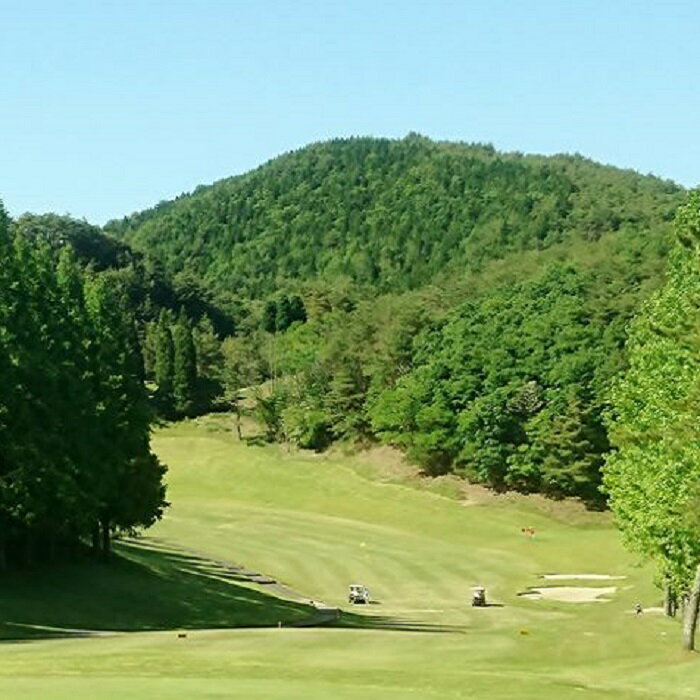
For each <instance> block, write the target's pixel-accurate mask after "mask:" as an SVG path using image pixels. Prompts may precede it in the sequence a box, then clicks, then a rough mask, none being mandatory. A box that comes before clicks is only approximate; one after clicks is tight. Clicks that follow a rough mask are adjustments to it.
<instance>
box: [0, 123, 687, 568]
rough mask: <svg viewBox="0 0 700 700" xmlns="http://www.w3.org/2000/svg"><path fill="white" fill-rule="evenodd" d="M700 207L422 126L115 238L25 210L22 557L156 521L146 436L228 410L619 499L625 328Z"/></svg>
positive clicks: (8, 429) (7, 228) (1, 284)
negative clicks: (681, 209) (676, 226)
mask: <svg viewBox="0 0 700 700" xmlns="http://www.w3.org/2000/svg"><path fill="white" fill-rule="evenodd" d="M685 199H686V193H685V192H684V191H683V190H682V189H681V188H679V187H677V186H676V185H674V184H673V183H669V182H666V181H662V180H659V179H657V178H654V177H651V176H641V175H639V174H637V173H634V172H631V171H622V170H618V169H615V168H611V167H607V166H602V165H598V164H596V163H593V162H591V161H588V160H586V159H584V158H582V157H580V156H555V157H549V158H546V157H539V156H524V155H520V154H501V153H498V152H496V151H495V150H494V149H493V148H491V147H489V146H484V145H466V144H451V143H435V142H432V141H430V140H428V139H425V138H423V137H420V136H417V135H410V136H409V137H407V138H405V139H402V140H396V141H390V140H385V139H369V138H354V139H346V140H336V141H331V142H328V143H322V144H316V145H312V146H309V147H308V148H305V149H302V150H300V151H297V152H293V153H290V154H287V155H285V156H282V157H280V158H278V159H275V160H273V161H271V162H270V163H267V164H265V165H263V166H261V167H260V168H258V169H257V170H255V171H253V172H251V173H248V174H246V175H243V176H241V177H237V178H232V179H229V180H224V181H221V182H219V183H216V184H215V185H213V186H210V187H203V188H200V189H198V190H197V191H196V192H194V193H193V194H191V195H183V196H182V197H179V198H178V199H176V200H174V201H173V202H166V203H161V204H160V205H158V206H157V207H155V208H154V209H151V210H148V211H146V212H142V213H140V214H134V215H131V216H129V217H126V218H125V219H123V220H121V221H115V222H111V223H110V224H108V225H107V226H106V227H105V228H104V229H100V228H98V227H95V226H92V225H91V224H89V223H88V222H85V221H76V220H74V219H70V218H69V217H63V216H57V215H54V214H45V215H31V214H26V215H24V216H21V217H19V218H18V219H17V220H16V221H10V220H9V218H8V217H7V216H6V215H5V214H4V212H3V213H2V218H1V222H0V246H1V247H2V258H3V266H2V270H0V334H1V337H2V342H1V343H0V382H2V386H0V444H1V446H2V450H1V451H0V459H1V460H2V461H1V462H0V521H1V522H0V525H2V528H1V530H2V533H3V539H2V540H1V541H0V567H2V566H5V565H6V564H7V563H8V562H9V563H10V564H11V563H13V562H20V561H27V560H30V559H31V558H32V557H35V556H53V555H54V554H55V553H56V552H60V551H63V550H70V549H72V548H74V547H75V546H76V543H78V542H80V541H92V542H93V545H94V548H95V549H96V550H100V549H101V550H105V551H107V550H108V549H109V540H110V536H111V534H112V533H113V532H115V531H118V530H119V529H126V530H128V529H130V528H133V527H137V526H140V525H147V524H149V523H150V522H152V521H153V519H155V518H158V517H159V516H160V514H161V512H162V509H163V507H164V506H165V500H164V498H165V497H164V491H163V486H162V476H163V467H162V466H161V465H159V464H158V463H157V461H156V460H155V458H154V457H153V455H152V454H151V453H150V451H149V447H148V434H149V426H150V424H151V422H152V421H153V420H155V419H157V418H158V417H160V418H165V419H177V418H181V417H187V416H193V415H197V414H198V413H202V412H205V411H210V410H230V411H233V412H234V413H236V414H237V415H239V417H240V415H241V412H242V411H243V410H244V407H245V410H253V411H254V412H255V415H256V417H257V419H258V420H259V422H260V424H261V425H262V426H263V429H264V431H265V434H266V436H267V438H268V439H270V440H280V441H285V442H288V443H293V444H295V445H298V446H300V447H304V448H311V449H316V450H321V449H324V448H325V447H327V446H328V445H329V444H331V443H332V442H333V441H336V440H349V441H360V442H364V443H366V442H373V441H382V442H386V443H388V444H391V445H394V446H397V447H399V448H400V449H402V450H404V451H405V452H406V454H407V455H408V457H409V458H410V459H411V460H413V461H414V462H415V463H416V464H418V465H420V466H421V468H423V469H424V470H425V472H426V473H428V474H432V475H437V474H443V473H446V472H450V471H451V472H455V473H457V474H460V475H463V476H465V477H467V478H469V479H470V480H472V481H476V482H480V483H484V484H487V485H489V486H491V487H493V488H495V489H499V490H503V489H517V490H520V491H526V492H528V491H538V492H542V493H545V494H548V495H551V496H554V497H562V496H577V497H580V498H582V499H584V500H585V501H586V502H587V503H589V504H591V505H593V506H596V507H600V506H602V505H604V502H605V501H604V499H605V497H606V496H605V495H604V494H603V493H602V492H601V489H600V484H601V468H602V465H603V463H604V460H605V455H606V453H608V452H609V451H610V450H611V445H612V446H614V447H618V446H619V444H620V442H619V438H616V437H615V436H614V435H613V434H612V432H611V431H613V430H614V429H613V427H611V426H612V425H613V424H612V423H611V421H610V420H609V419H608V416H609V415H610V411H611V400H612V398H611V397H613V396H619V395H615V394H614V392H613V391H612V387H614V386H615V382H616V381H617V379H616V378H617V377H619V376H620V373H621V372H622V371H623V370H624V369H625V368H626V367H627V355H626V350H625V341H626V337H627V327H628V325H629V322H630V321H631V319H632V318H633V317H634V315H635V314H636V312H637V310H638V309H639V308H640V305H641V304H642V303H643V302H644V300H646V299H647V298H649V297H650V295H652V294H653V293H654V292H655V290H657V289H658V288H659V287H660V286H661V285H662V283H663V278H664V268H665V265H666V259H667V257H668V251H669V247H670V245H671V240H672V239H671V237H670V235H669V232H670V228H671V222H672V220H673V218H674V215H675V211H676V210H677V208H678V206H679V205H680V204H682V203H683V202H684V201H685ZM244 398H245V401H244ZM251 405H254V408H253V409H251V408H250V407H251ZM238 429H239V431H240V422H239V428H238ZM616 441H617V442H616ZM115 446H116V447H115ZM611 478H612V477H611ZM611 488H612V487H610V486H608V492H609V493H612V491H611V490H610V489H611Z"/></svg>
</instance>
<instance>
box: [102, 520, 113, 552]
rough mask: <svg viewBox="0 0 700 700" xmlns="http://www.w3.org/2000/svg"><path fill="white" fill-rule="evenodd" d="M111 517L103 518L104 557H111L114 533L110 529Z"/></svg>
mask: <svg viewBox="0 0 700 700" xmlns="http://www.w3.org/2000/svg"><path fill="white" fill-rule="evenodd" d="M109 525H110V523H109V518H104V519H103V520H102V558H103V559H105V560H106V559H109V553H110V552H111V551H112V533H111V531H110V529H109Z"/></svg>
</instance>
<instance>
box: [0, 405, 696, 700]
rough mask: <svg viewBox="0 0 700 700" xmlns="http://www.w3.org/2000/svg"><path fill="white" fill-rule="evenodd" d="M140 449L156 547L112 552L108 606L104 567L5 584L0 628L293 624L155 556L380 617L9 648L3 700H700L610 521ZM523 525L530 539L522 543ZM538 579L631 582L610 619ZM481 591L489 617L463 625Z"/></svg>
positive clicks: (210, 450) (360, 477) (388, 482)
mask: <svg viewBox="0 0 700 700" xmlns="http://www.w3.org/2000/svg"><path fill="white" fill-rule="evenodd" d="M154 447H155V449H156V451H157V452H158V454H159V455H160V457H161V458H162V459H163V460H164V461H166V462H167V463H168V464H169V465H170V473H169V477H168V478H169V484H170V494H169V497H170V499H171V500H172V502H173V506H172V508H171V510H170V511H169V513H168V515H167V517H166V518H165V519H164V521H163V522H162V523H160V524H159V525H157V526H156V527H155V528H154V529H153V531H152V532H150V533H149V536H148V538H146V540H145V542H144V544H145V545H148V546H151V545H153V548H152V549H148V548H135V547H132V546H129V547H128V548H125V549H124V553H125V556H127V557H128V560H125V561H123V562H122V563H121V564H119V566H117V567H115V578H114V579H113V581H114V582H113V583H110V584H107V583H106V578H105V579H104V580H103V584H102V585H104V586H107V585H109V586H111V591H112V593H113V598H112V600H109V599H108V597H107V596H108V594H107V592H106V591H107V589H100V587H99V585H98V583H97V582H98V579H101V577H103V576H104V573H103V570H102V569H99V567H98V568H94V567H93V569H92V571H93V573H92V574H88V573H86V571H84V575H85V576H86V578H83V579H81V581H80V585H78V584H77V583H76V581H75V578H73V579H71V576H72V574H71V572H70V571H69V570H68V569H66V570H63V571H59V572H57V573H54V574H51V576H52V577H53V578H51V579H46V581H43V582H41V583H40V584H39V587H38V588H37V586H36V585H35V584H33V583H32V585H31V586H30V585H29V581H26V582H25V585H24V586H22V585H21V582H19V581H18V580H14V583H12V580H11V581H10V583H7V582H4V583H3V584H2V586H3V587H2V588H0V598H1V599H2V603H1V604H0V619H2V620H4V621H8V620H9V621H15V622H17V621H19V622H22V621H25V622H29V623H32V622H34V623H36V624H44V625H56V626H73V627H85V628H90V627H92V628H100V629H110V628H112V629H132V630H136V629H144V628H157V627H172V628H175V627H182V626H186V627H217V626H221V625H226V624H227V621H228V623H229V624H247V625H250V624H269V623H270V622H272V624H273V625H274V620H275V619H279V616H280V615H281V614H283V612H284V614H285V615H287V618H285V622H292V621H294V620H298V619H301V618H302V617H303V616H304V614H306V613H305V610H304V608H303V606H300V605H297V604H294V603H292V602H290V603H283V602H281V601H280V600H279V599H276V598H273V597H271V596H269V595H265V592H264V587H255V586H249V585H247V584H242V583H239V582H235V581H234V582H226V581H222V580H219V579H217V578H216V577H214V578H213V577H211V576H209V575H207V573H206V571H202V570H197V569H196V567H195V569H194V570H193V568H192V562H191V561H189V560H186V558H183V557H180V559H178V557H177V556H176V555H174V554H167V553H164V552H163V551H162V546H161V545H162V543H163V542H167V543H172V544H173V545H174V546H177V547H180V548H184V549H185V550H191V551H197V552H206V553H207V554H208V555H210V556H212V557H214V558H219V559H226V560H233V561H235V562H239V563H241V564H243V565H245V567H246V568H248V569H253V570H256V571H262V572H265V573H267V574H270V575H272V576H274V577H276V578H277V579H278V580H280V581H281V582H283V583H285V584H288V585H289V586H291V587H292V588H295V589H297V590H299V591H304V592H305V593H307V594H308V595H309V596H310V597H312V598H315V599H318V600H322V601H324V602H327V603H330V604H337V605H343V606H345V593H346V590H347V585H348V583H350V582H354V581H357V582H362V583H365V584H366V585H368V586H369V588H370V590H371V591H372V593H373V595H374V597H375V598H376V599H377V600H378V601H379V604H377V605H372V606H368V607H367V608H366V609H361V610H360V609H355V610H353V611H351V613H349V614H347V615H344V616H343V619H342V620H341V625H342V626H340V627H337V628H327V627H323V628H310V629H289V628H282V629H277V628H276V627H273V628H272V629H234V630H226V629H208V630H205V629H202V630H198V631H190V632H189V633H188V637H187V639H178V637H177V635H176V634H175V633H174V632H173V631H165V632H155V631H146V632H141V633H139V634H117V635H113V636H108V637H95V638H88V639H83V638H75V639H60V640H42V641H32V642H31V643H24V644H18V643H7V644H4V645H3V646H2V647H1V649H2V655H1V656H0V695H1V696H2V697H3V698H20V697H21V698H23V699H24V698H52V699H53V698H69V697H70V698H71V699H72V700H74V699H75V698H83V697H85V698H88V697H90V698H92V697H101V698H153V697H157V698H185V697H189V698H192V697H197V698H202V697H206V698H224V697H246V698H281V697H284V698H331V697H332V698H340V699H345V698H347V699H351V698H352V699H355V698H397V699H398V698H494V699H496V700H499V699H501V698H502V699H505V698H514V697H517V698H519V699H523V700H546V699H547V698H552V699H556V700H559V699H568V698H595V699H598V698H600V699H601V700H602V699H606V700H610V699H614V700H622V699H626V698H630V699H633V698H634V699H642V698H648V699H652V698H654V699H655V700H656V699H658V698H670V699H674V698H677V699H679V700H680V699H681V698H695V697H697V695H698V693H699V692H700V662H698V660H697V658H696V657H694V656H686V655H684V654H682V653H681V652H680V651H679V649H678V646H679V645H678V635H679V629H678V624H677V623H676V622H673V621H669V620H666V619H664V618H662V617H661V616H658V615H653V614H646V615H643V616H641V617H639V618H638V617H636V616H634V615H632V614H630V611H631V609H632V606H633V605H634V603H635V602H636V601H637V600H641V601H642V602H643V603H644V604H645V605H651V604H658V603H659V594H658V592H657V591H655V590H654V589H653V588H652V586H651V585H650V583H649V578H650V575H649V572H648V571H647V570H645V569H640V568H637V567H635V565H634V561H633V560H632V559H630V557H629V556H628V555H627V554H626V553H625V552H624V551H623V550H622V548H621V546H620V544H619V540H618V537H617V535H616V533H615V532H614V530H613V529H612V527H611V526H610V525H609V524H608V523H607V522H605V519H604V518H600V517H599V516H594V515H591V516H590V517H587V516H581V514H580V513H577V514H576V517H575V518H572V521H574V522H575V523H576V524H567V522H566V518H565V517H564V516H565V515H566V511H567V509H566V508H565V507H562V508H561V509H555V511H554V513H553V514H548V513H545V512H543V511H542V510H541V509H540V508H539V507H538V505H537V503H538V501H537V500H530V499H525V498H518V499H485V500H484V501H483V502H482V503H480V504H477V505H466V506H465V505H464V503H463V501H462V500H460V499H459V498H448V497H446V496H444V495H440V494H438V493H434V492H432V491H431V490H425V489H421V488H416V486H418V484H414V485H410V480H409V479H407V478H406V477H405V476H401V475H392V474H390V473H388V472H387V470H383V469H380V468H377V465H376V464H373V463H372V462H371V460H368V459H367V458H365V457H362V456H356V457H344V456H342V455H335V456H324V457H318V456H314V455H310V454H288V453H286V452H285V451H284V450H283V449H280V448H277V447H249V446H245V445H242V444H240V443H238V442H236V441H235V440H234V439H233V437H232V436H231V434H230V433H229V432H225V431H224V430H223V427H222V419H206V420H202V421H199V422H192V423H188V424H183V425H179V426H173V427H171V428H167V429H164V430H161V431H159V432H158V433H157V434H156V435H155V437H154ZM399 482H403V483H399ZM442 490H443V491H444V492H445V493H454V494H456V493H457V491H456V490H455V489H452V488H446V487H445V485H444V484H443V485H442ZM522 527H534V528H535V529H536V531H537V534H536V536H535V538H534V539H532V540H531V539H528V538H525V537H523V535H522V533H521V528H522ZM156 545H157V546H156ZM73 573H75V572H73ZM542 573H604V574H614V575H625V576H627V578H626V579H625V580H623V581H620V582H615V583H619V584H620V588H619V589H618V591H617V592H616V593H615V594H614V595H613V596H612V597H611V600H610V601H609V602H606V603H592V604H580V605H572V604H566V603H557V602H551V601H544V600H540V601H532V600H525V599H523V598H521V597H519V596H518V595H517V593H518V592H520V591H523V590H524V589H525V588H527V587H528V586H533V585H537V584H538V583H540V584H541V583H542V581H541V579H539V578H538V575H539V574H542ZM47 576H48V574H47ZM88 576H92V578H87V577H88ZM129 580H131V582H132V586H131V587H130V593H129V595H127V596H124V591H125V590H126V589H128V588H129V584H128V581H129ZM475 583H483V584H484V585H486V586H487V587H488V590H489V593H490V597H491V598H492V599H493V600H494V601H496V602H499V603H502V604H503V607H492V608H488V609H480V610H477V609H472V608H471V607H469V606H468V597H469V589H470V586H471V585H472V584H475ZM580 585H588V584H580ZM590 585H601V586H606V585H610V584H609V583H608V582H605V581H600V582H593V583H591V584H590ZM142 587H143V589H142ZM227 587H228V589H230V590H227ZM100 590H101V591H102V592H101V593H100V595H99V596H95V595H94V593H95V591H98V592H99V591H100ZM30 591H31V593H30ZM78 594H80V595H82V596H83V597H84V598H83V600H82V602H81V600H80V598H78V597H77V596H78ZM10 613H12V617H10ZM37 621H41V622H37ZM168 623H170V624H168Z"/></svg>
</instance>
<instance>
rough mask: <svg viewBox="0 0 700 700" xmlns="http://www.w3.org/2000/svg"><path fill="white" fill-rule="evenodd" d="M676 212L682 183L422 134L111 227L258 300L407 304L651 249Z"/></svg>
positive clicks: (380, 142)
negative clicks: (529, 263) (642, 246)
mask: <svg viewBox="0 0 700 700" xmlns="http://www.w3.org/2000/svg"><path fill="white" fill-rule="evenodd" d="M679 202H680V199H679V188H678V187H677V186H676V185H674V184H673V183H670V182H667V181H662V180H659V179H657V178H653V177H642V176H640V175H638V174H637V173H634V172H632V171H621V170H618V169H615V168H609V167H604V166H601V165H598V164H595V163H593V162H591V161H588V160H586V159H584V158H582V157H580V156H557V157H553V158H544V157H539V156H523V155H519V154H501V153H498V152H497V151H495V150H494V149H493V148H491V147H490V146H482V145H466V144H457V143H435V142H433V141H430V140H429V139H427V138H424V137H421V136H418V135H415V134H412V135H409V136H408V137H407V138H405V139H402V140H388V139H372V138H354V139H342V140H335V141H330V142H326V143H320V144H316V145H312V146H309V147H307V148H304V149H302V150H300V151H297V152H293V153H290V154H287V155H285V156H282V157H280V158H277V159H275V160H273V161H271V162H269V163H267V164H265V165H263V166H261V167H260V168H258V169H257V170H254V171H252V172H250V173H248V174H246V175H243V176H241V177H237V178H232V179H228V180H222V181H221V182H218V183H216V184H215V185H213V186H211V187H203V188H200V189H198V190H197V191H196V192H195V193H194V194H192V195H190V196H183V197H180V198H178V199H177V200H175V201H174V202H171V203H163V204H161V205H159V206H158V207H156V208H154V209H152V210H149V211H146V212H143V213H140V214H135V215H132V216H131V217H127V218H125V219H123V220H121V221H113V222H111V223H110V224H108V225H107V227H106V228H107V231H108V232H110V233H113V234H115V235H118V236H119V237H120V238H124V239H126V240H128V241H129V242H131V243H133V244H134V245H135V246H136V247H138V248H140V249H143V250H148V251H149V253H150V254H152V255H153V256H154V257H155V258H156V259H158V260H159V261H160V262H162V263H163V265H164V266H165V267H166V268H167V269H168V270H169V271H171V272H173V273H177V272H181V271H187V272H188V273H195V274H197V275H198V276H199V277H200V278H201V279H203V280H204V281H206V282H207V283H208V284H209V285H210V286H211V287H212V288H217V289H222V290H226V291H227V292H229V293H234V294H236V295H239V296H243V297H247V298H261V297H264V296H266V295H269V294H270V293H272V292H274V291H276V290H277V289H280V288H284V287H286V286H289V285H290V284H292V285H294V284H296V283H298V282H299V280H311V279H317V278H325V279H329V280H337V279H338V278H343V277H345V278H347V279H349V280H352V281H353V282H355V283H357V284H359V285H365V286H367V287H369V288H370V289H372V290H373V291H380V292H389V291H391V292H397V291H405V290H410V289H415V288H418V287H420V286H423V285H425V284H427V283H434V282H435V281H437V280H439V279H444V278H448V277H450V276H453V275H455V274H457V275H459V274H462V273H464V272H465V271H474V270H479V269H481V268H482V267H483V265H484V264H485V263H486V262H487V261H489V260H494V259H501V258H503V257H504V256H505V255H507V254H508V253H513V252H515V253H517V252H520V251H525V250H541V249H544V248H549V247H551V246H553V245H555V244H557V243H562V242H565V243H569V244H570V243H572V242H574V241H576V240H583V241H594V240H597V239H598V238H600V237H601V236H603V235H605V234H608V233H611V232H632V233H633V234H634V235H635V236H637V237H640V238H642V237H646V236H649V235H652V236H653V235H654V234H655V233H656V231H657V230H658V227H659V224H660V223H661V222H664V221H666V222H668V221H669V220H670V219H671V218H672V215H673V211H674V209H675V207H676V206H678V204H679Z"/></svg>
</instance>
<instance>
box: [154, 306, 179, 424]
mask: <svg viewBox="0 0 700 700" xmlns="http://www.w3.org/2000/svg"><path fill="white" fill-rule="evenodd" d="M174 373H175V347H174V343H173V335H172V331H171V330H170V315H169V314H168V313H167V311H165V310H162V311H161V313H160V316H159V317H158V327H157V330H156V347H155V379H156V384H157V385H158V391H157V394H156V396H157V399H158V405H159V406H160V407H161V410H163V411H164V412H165V413H166V415H167V414H168V413H169V412H171V411H172V409H173V402H174V397H173V388H174Z"/></svg>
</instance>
